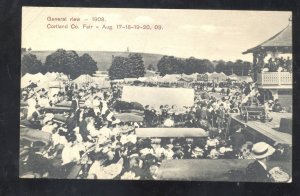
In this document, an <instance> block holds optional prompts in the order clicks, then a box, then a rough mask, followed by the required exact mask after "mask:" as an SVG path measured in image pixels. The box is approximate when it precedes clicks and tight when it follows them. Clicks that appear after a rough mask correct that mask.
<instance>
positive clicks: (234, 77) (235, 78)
mask: <svg viewBox="0 0 300 196" xmlns="http://www.w3.org/2000/svg"><path fill="white" fill-rule="evenodd" d="M238 77H239V76H238V75H236V74H231V75H229V76H228V78H229V79H231V80H238Z"/></svg>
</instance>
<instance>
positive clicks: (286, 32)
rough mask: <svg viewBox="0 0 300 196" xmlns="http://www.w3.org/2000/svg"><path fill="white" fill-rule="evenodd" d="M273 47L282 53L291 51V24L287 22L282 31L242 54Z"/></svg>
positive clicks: (268, 49)
mask: <svg viewBox="0 0 300 196" xmlns="http://www.w3.org/2000/svg"><path fill="white" fill-rule="evenodd" d="M274 49H276V50H279V51H280V52H282V53H291V52H292V25H291V24H289V25H288V26H287V27H286V28H284V29H283V30H282V31H280V32H279V33H277V34H276V35H274V36H273V37H271V38H269V39H268V40H266V41H264V42H263V43H261V44H259V45H258V46H256V47H254V48H250V49H248V50H247V51H245V52H243V54H247V53H253V52H256V51H260V50H265V51H270V50H271V51H273V50H274Z"/></svg>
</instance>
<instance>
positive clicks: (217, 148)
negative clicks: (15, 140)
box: [20, 83, 253, 180]
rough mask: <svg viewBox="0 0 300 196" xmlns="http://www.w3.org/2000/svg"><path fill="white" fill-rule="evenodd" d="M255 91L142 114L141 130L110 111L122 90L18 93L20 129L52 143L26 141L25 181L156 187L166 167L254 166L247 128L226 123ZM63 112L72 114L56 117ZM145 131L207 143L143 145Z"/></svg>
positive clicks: (23, 155) (148, 109)
mask: <svg viewBox="0 0 300 196" xmlns="http://www.w3.org/2000/svg"><path fill="white" fill-rule="evenodd" d="M250 91H251V89H250V86H249V84H247V83H243V84H242V85H241V86H240V92H235V93H234V92H230V91H229V92H228V94H227V95H226V96H221V97H220V98H217V97H216V96H210V95H209V94H208V93H202V94H201V95H199V96H196V97H195V105H194V106H193V107H185V108H177V107H176V106H175V105H173V106H170V105H161V106H160V107H159V108H154V107H151V106H145V108H144V116H143V118H144V120H143V121H142V122H133V121H129V122H128V121H127V122H124V121H122V120H120V119H118V118H117V117H116V115H115V114H116V112H115V110H114V108H113V105H114V102H115V101H116V100H118V99H120V94H121V87H120V86H116V85H113V86H112V87H111V88H109V89H101V88H98V87H95V86H93V85H84V86H77V85H74V84H72V83H66V84H65V87H64V89H63V90H62V91H59V92H58V93H56V94H52V93H50V91H47V90H46V89H39V88H38V86H36V85H30V86H28V87H26V88H24V89H22V93H21V106H22V104H23V109H22V110H21V115H20V117H21V126H22V127H23V128H27V130H30V131H31V133H32V132H35V131H40V132H43V133H45V134H47V135H49V137H50V138H51V139H50V140H49V142H46V143H45V142H41V141H29V140H26V139H22V138H21V142H20V145H21V146H20V148H21V150H20V172H21V173H20V175H21V177H37V178H38V177H50V178H84V179H150V180H151V179H157V171H158V169H159V167H160V164H161V163H162V161H163V160H172V159H218V158H224V159H251V149H252V146H253V143H252V142H251V141H247V140H246V138H245V136H244V134H243V127H241V126H239V125H238V126H235V127H234V128H232V127H230V115H229V114H230V113H234V112H235V113H238V112H239V111H240V107H241V101H240V100H241V96H243V94H245V93H250ZM58 105H60V106H63V105H68V106H69V109H66V110H62V111H61V112H56V110H54V109H55V107H56V106H58ZM66 108H68V107H66ZM58 119H64V120H58ZM140 127H147V128H149V127H188V128H202V129H204V130H205V131H206V132H207V133H208V134H207V135H208V137H203V138H160V139H157V138H155V139H153V138H138V137H137V135H136V133H135V129H136V128H140Z"/></svg>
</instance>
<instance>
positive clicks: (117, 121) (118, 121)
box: [112, 119, 121, 125]
mask: <svg viewBox="0 0 300 196" xmlns="http://www.w3.org/2000/svg"><path fill="white" fill-rule="evenodd" d="M120 122H121V121H120V119H116V120H114V121H113V122H112V124H113V125H114V124H119V123H120Z"/></svg>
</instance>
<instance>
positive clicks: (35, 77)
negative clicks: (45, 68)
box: [21, 73, 49, 88]
mask: <svg viewBox="0 0 300 196" xmlns="http://www.w3.org/2000/svg"><path fill="white" fill-rule="evenodd" d="M48 80H49V79H48V77H47V76H46V75H43V74H41V73H37V74H29V73H26V74H25V75H24V76H23V77H22V78H21V88H25V87H27V86H28V85H30V84H31V83H36V84H37V86H38V87H41V86H43V88H46V87H47V85H46V84H47V83H48Z"/></svg>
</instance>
